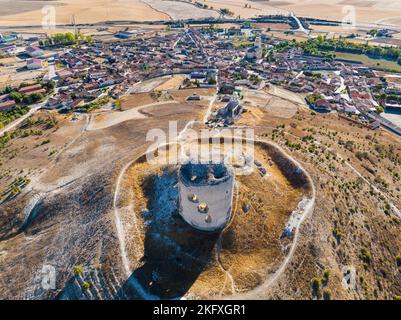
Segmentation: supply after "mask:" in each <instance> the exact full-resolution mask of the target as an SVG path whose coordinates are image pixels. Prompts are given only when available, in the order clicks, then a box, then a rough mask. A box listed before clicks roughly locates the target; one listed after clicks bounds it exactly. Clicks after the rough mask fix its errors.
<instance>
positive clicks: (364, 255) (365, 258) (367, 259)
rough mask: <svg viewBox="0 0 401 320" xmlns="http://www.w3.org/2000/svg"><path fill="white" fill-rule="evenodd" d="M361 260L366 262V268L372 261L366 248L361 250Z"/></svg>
mask: <svg viewBox="0 0 401 320" xmlns="http://www.w3.org/2000/svg"><path fill="white" fill-rule="evenodd" d="M359 258H360V259H361V260H362V261H363V262H364V266H367V265H368V264H369V263H370V262H371V261H372V255H371V253H370V252H369V250H368V249H366V248H362V249H361V251H360V254H359Z"/></svg>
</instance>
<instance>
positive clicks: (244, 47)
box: [0, 24, 401, 134]
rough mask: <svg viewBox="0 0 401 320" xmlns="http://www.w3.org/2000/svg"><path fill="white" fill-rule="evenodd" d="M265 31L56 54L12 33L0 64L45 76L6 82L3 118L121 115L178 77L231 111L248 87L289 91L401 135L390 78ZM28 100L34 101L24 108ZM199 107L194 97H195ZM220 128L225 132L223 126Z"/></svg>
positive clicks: (155, 35)
mask: <svg viewBox="0 0 401 320" xmlns="http://www.w3.org/2000/svg"><path fill="white" fill-rule="evenodd" d="M267 31H268V30H266V29H263V28H251V27H250V26H249V25H245V24H244V25H241V26H239V27H230V28H220V27H215V26H213V25H211V26H207V27H196V28H195V27H187V26H185V25H184V24H179V25H177V26H176V27H174V28H170V30H168V31H165V30H160V31H156V32H152V33H143V34H138V35H137V34H135V33H134V32H130V31H128V30H124V31H119V32H117V33H115V35H114V40H113V39H108V41H97V40H94V39H90V40H88V39H87V38H85V37H82V38H83V39H84V41H78V42H77V43H78V44H74V45H60V44H58V45H51V43H49V42H48V41H47V42H46V41H45V40H43V39H40V38H38V37H30V38H27V39H25V38H24V39H22V38H19V36H18V34H15V33H12V34H10V35H8V36H6V37H4V36H3V37H2V39H3V40H2V41H3V43H2V44H1V47H0V52H1V55H2V56H3V57H5V59H6V60H7V58H8V59H11V58H13V57H19V58H20V61H23V62H22V63H23V64H25V66H23V65H22V66H21V63H20V64H19V65H18V67H17V68H20V69H24V70H25V71H24V72H26V73H30V72H36V71H41V73H40V75H39V76H38V77H37V78H33V79H29V80H24V81H23V82H21V83H20V84H19V85H18V86H17V87H15V84H14V83H10V82H9V81H8V82H7V81H6V82H5V88H3V90H2V91H3V92H2V95H1V96H0V110H1V111H2V112H12V110H13V109H14V108H16V107H17V106H24V107H25V106H29V105H31V104H32V103H38V102H40V101H42V102H43V101H44V102H45V103H43V105H41V107H43V108H46V109H55V110H58V111H59V112H71V111H73V112H90V111H96V110H97V109H99V108H108V109H110V110H119V109H121V99H123V98H124V97H126V96H128V95H130V93H131V90H132V87H133V86H135V85H136V84H138V83H141V82H143V81H146V80H149V79H154V78H158V77H162V76H166V75H178V74H181V75H185V78H186V79H185V81H184V82H183V83H182V85H181V88H191V87H192V88H211V87H215V88H217V90H218V93H219V99H218V100H219V101H222V102H225V103H231V105H233V104H234V105H235V106H236V105H240V104H241V98H243V95H242V94H241V89H242V88H248V89H251V90H264V89H267V88H269V87H282V88H284V89H287V90H289V91H291V92H293V93H296V94H299V95H300V96H301V97H303V98H304V99H305V101H306V102H307V104H308V105H309V107H310V108H311V109H312V110H314V112H332V111H334V112H338V113H341V114H342V116H343V117H344V118H348V119H350V121H357V122H358V123H360V124H363V125H365V126H368V127H370V128H372V129H375V128H378V127H380V126H382V127H384V128H386V129H389V130H390V131H392V132H394V133H396V134H401V129H400V128H399V127H398V126H397V125H396V124H393V123H391V122H390V121H389V120H387V119H385V118H383V117H381V116H380V113H381V112H383V111H384V110H395V112H397V111H399V110H401V102H400V101H401V85H400V84H397V83H389V82H388V81H387V80H388V78H386V77H387V75H386V76H385V75H384V72H382V71H378V70H374V69H373V68H371V67H368V66H365V65H362V64H360V63H351V62H348V61H341V60H340V59H338V60H337V59H334V60H328V59H327V57H325V56H318V55H311V54H309V53H307V52H305V50H304V49H303V48H301V47H300V46H297V45H294V42H293V41H287V40H282V39H280V38H276V37H274V36H270V35H269V34H268V32H267ZM61 36H63V35H61ZM61 36H60V37H61ZM68 36H70V37H72V38H74V35H73V34H71V35H68ZM65 37H67V35H65ZM79 37H80V35H76V38H77V39H78V40H79ZM50 42H51V41H50ZM53 42H54V41H53ZM59 42H60V41H59ZM5 67H7V66H6V65H5ZM9 69H10V67H8V68H7V70H9ZM17 71H18V70H17ZM17 73H18V72H17ZM27 95H28V96H29V97H30V98H31V99H29V98H25V99H24V96H27ZM198 99H200V98H199V97H197V95H196V94H195V95H194V96H191V97H188V100H198ZM235 101H236V102H235ZM231 107H232V106H231ZM213 121H214V122H215V125H216V119H215V120H212V122H213ZM217 122H220V125H221V126H224V122H226V121H225V120H221V119H220V120H218V121H217ZM226 124H227V122H226ZM3 125H4V124H3Z"/></svg>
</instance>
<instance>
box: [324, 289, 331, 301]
mask: <svg viewBox="0 0 401 320" xmlns="http://www.w3.org/2000/svg"><path fill="white" fill-rule="evenodd" d="M323 299H324V300H331V292H330V291H329V290H327V289H325V290H324V291H323Z"/></svg>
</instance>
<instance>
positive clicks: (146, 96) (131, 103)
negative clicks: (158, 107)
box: [121, 92, 156, 111]
mask: <svg viewBox="0 0 401 320" xmlns="http://www.w3.org/2000/svg"><path fill="white" fill-rule="evenodd" d="M154 102H156V99H154V97H153V96H152V95H151V94H150V93H148V92H144V93H134V94H131V95H129V96H127V97H124V98H122V99H121V110H122V111H125V110H128V109H132V108H136V107H140V106H143V105H146V104H151V103H154Z"/></svg>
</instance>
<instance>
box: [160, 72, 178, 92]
mask: <svg viewBox="0 0 401 320" xmlns="http://www.w3.org/2000/svg"><path fill="white" fill-rule="evenodd" d="M185 77H186V76H185V75H183V74H177V75H173V76H171V77H170V79H168V80H167V81H166V82H164V83H162V84H161V85H160V86H158V87H156V88H155V90H159V91H164V90H172V89H178V88H179V86H180V85H181V84H182V82H183V81H184V79H185Z"/></svg>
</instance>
